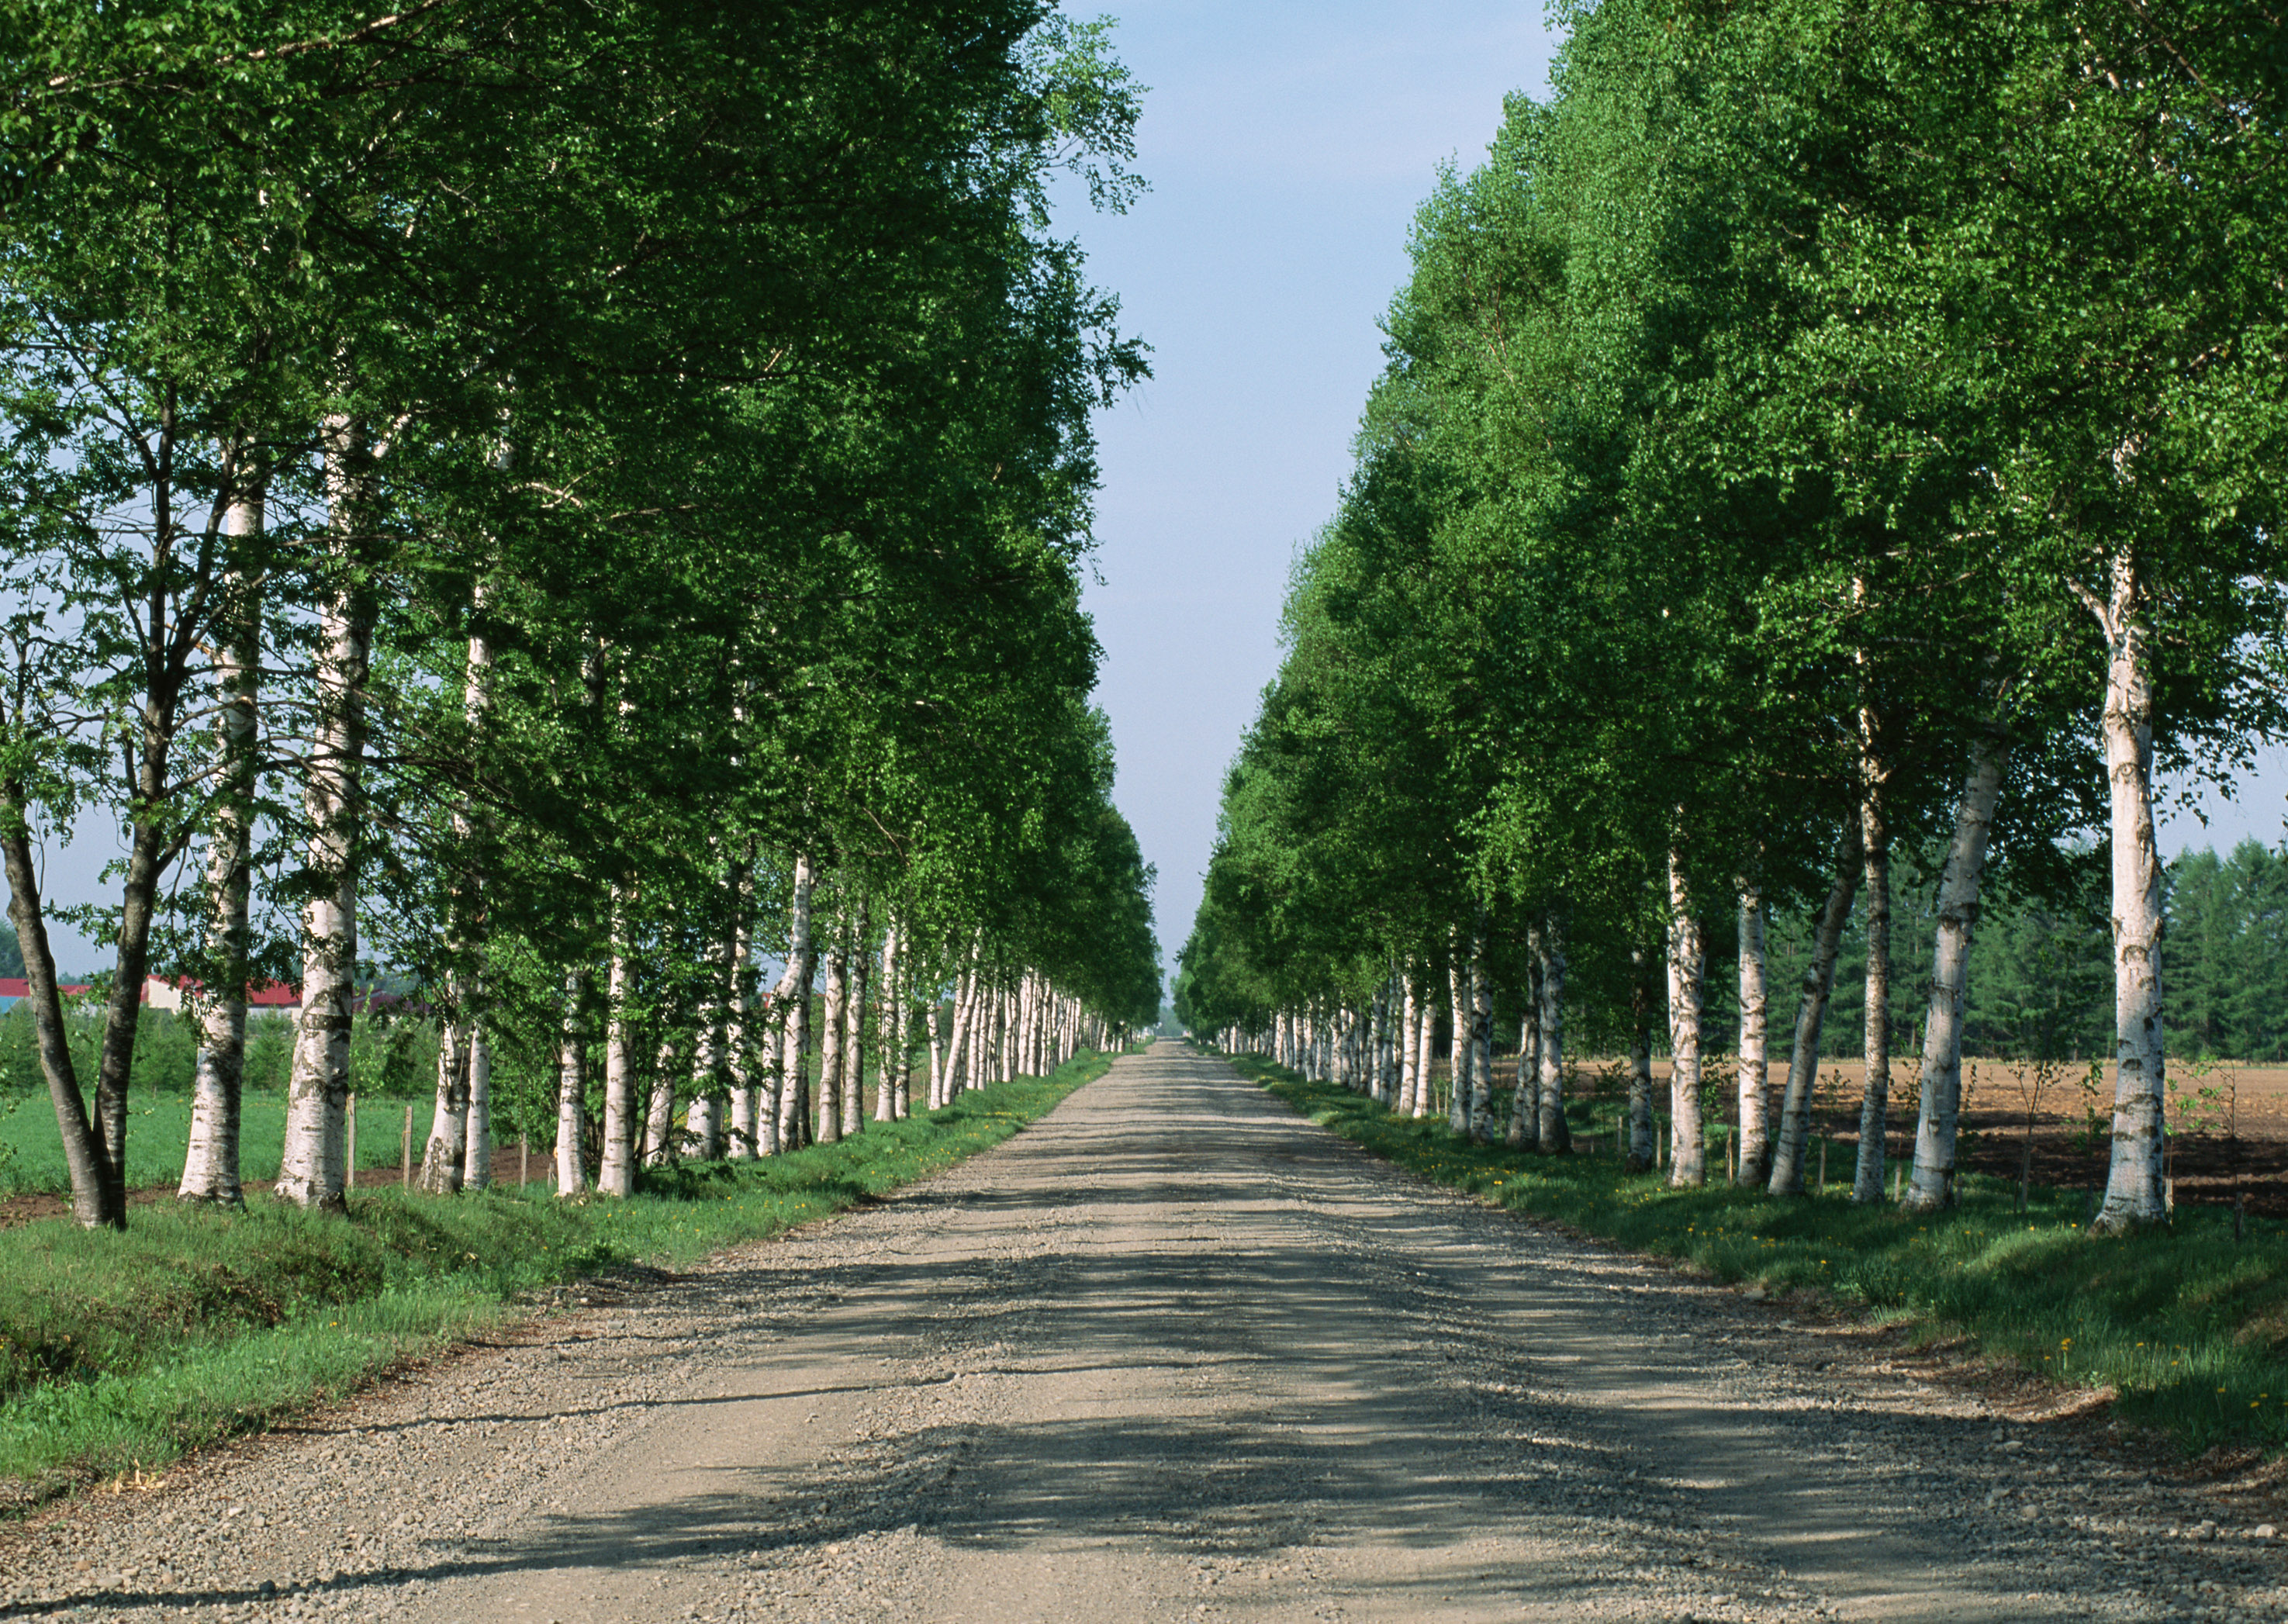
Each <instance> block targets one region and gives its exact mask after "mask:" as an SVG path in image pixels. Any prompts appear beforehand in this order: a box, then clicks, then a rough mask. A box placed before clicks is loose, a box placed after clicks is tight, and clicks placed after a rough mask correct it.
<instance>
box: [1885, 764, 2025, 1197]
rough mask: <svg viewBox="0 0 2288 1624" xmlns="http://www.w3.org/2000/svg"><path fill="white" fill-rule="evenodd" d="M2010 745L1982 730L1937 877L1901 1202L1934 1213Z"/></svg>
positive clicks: (1947, 1185) (1957, 1102) (1946, 1193)
mask: <svg viewBox="0 0 2288 1624" xmlns="http://www.w3.org/2000/svg"><path fill="white" fill-rule="evenodd" d="M2008 765H2009V747H2008V746H2007V745H2006V743H2004V742H2003V741H2000V740H1998V739H1995V738H1992V737H1990V736H1985V735H1982V736H1981V737H1980V738H1979V740H1978V741H1976V743H1975V745H1974V749H1973V753H1972V756H1971V758H1970V776H1969V779H1968V780H1967V781H1966V782H1965V783H1964V785H1963V787H1962V800H1961V803H1960V804H1959V806H1958V809H1957V811H1956V812H1955V818H1954V839H1953V840H1952V841H1951V842H1950V844H1948V846H1947V852H1946V867H1944V868H1943V869H1942V870H1941V871H1940V874H1939V882H1938V929H1937V932H1936V941H1935V943H1934V947H1933V949H1932V955H1931V996H1930V1013H1929V1015H1928V1017H1927V1019H1926V1021H1925V1023H1924V1026H1923V1068H1922V1107H1921V1110H1920V1112H1919V1114H1918V1116H1917V1120H1916V1122H1915V1163H1914V1173H1913V1176H1912V1179H1911V1183H1910V1184H1908V1186H1907V1189H1906V1192H1905V1193H1904V1194H1903V1195H1902V1196H1901V1198H1900V1200H1899V1205H1900V1206H1901V1207H1902V1208H1905V1209H1906V1210H1908V1211H1910V1212H1935V1211H1937V1210H1939V1209H1940V1208H1943V1207H1950V1206H1951V1205H1953V1203H1954V1154H1955V1136H1956V1128H1957V1122H1958V1118H1959V1116H1960V1113H1961V1109H1962V1011H1963V1005H1964V1001H1965V999H1966V997H1967V995H1968V993H1969V987H1970V978H1969V968H1970V943H1971V938H1972V936H1973V934H1974V932H1975V931H1976V930H1977V928H1978V893H1979V885H1980V882H1981V880H1982V877H1983V875H1984V874H1985V869H1986V845H1987V838H1988V836H1989V833H1990V830H1991V829H1992V828H1993V824H1994V808H1995V804H1996V803H1997V802H1998V801H1999V800H2000V798H2001V795H2002V779H2003V774H2004V773H2005V772H2006V771H2007V769H2008Z"/></svg>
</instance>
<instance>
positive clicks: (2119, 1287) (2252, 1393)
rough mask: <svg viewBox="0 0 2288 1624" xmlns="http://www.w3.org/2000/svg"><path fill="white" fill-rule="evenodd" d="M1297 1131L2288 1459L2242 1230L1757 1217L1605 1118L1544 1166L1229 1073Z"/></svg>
mask: <svg viewBox="0 0 2288 1624" xmlns="http://www.w3.org/2000/svg"><path fill="white" fill-rule="evenodd" d="M1231 1059H1232V1064H1233V1065H1234V1066H1236V1067H1237V1068H1238V1069H1239V1071H1240V1072H1241V1073H1242V1074H1243V1075H1244V1076H1246V1077H1248V1078H1250V1079H1251V1080H1252V1081H1256V1082H1258V1083H1259V1084H1260V1085H1261V1086H1263V1087H1264V1088H1265V1089H1268V1090H1269V1091H1270V1092H1272V1093H1273V1094H1275V1095H1277V1096H1278V1097H1280V1098H1281V1099H1283V1100H1284V1101H1286V1102H1287V1104H1288V1105H1291V1107H1293V1109H1294V1110H1295V1111H1297V1112H1298V1113H1300V1114H1301V1115H1304V1116H1307V1117H1308V1118H1310V1119H1311V1120H1312V1121H1315V1122H1318V1123H1320V1124H1321V1125H1322V1126H1323V1127H1325V1128H1327V1129H1331V1131H1333V1132H1335V1133H1338V1134H1340V1135H1341V1136H1342V1137H1345V1138H1347V1139H1349V1140H1351V1141H1353V1142H1354V1143H1355V1144H1358V1145H1362V1146H1363V1147H1364V1148H1366V1149H1367V1150H1369V1151H1371V1152H1372V1153H1375V1154H1376V1155H1378V1156H1380V1157H1382V1158H1384V1159H1385V1160H1386V1161H1393V1162H1395V1163H1397V1164H1398V1165H1400V1166H1402V1167H1404V1168H1410V1169H1411V1170H1412V1171H1414V1172H1416V1173H1419V1174H1421V1175H1422V1176H1425V1177H1426V1178H1430V1179H1433V1180H1434V1181H1436V1182H1437V1183H1439V1184H1445V1185H1448V1186H1450V1187H1451V1188H1453V1189H1457V1190H1464V1191H1467V1192H1471V1193H1473V1194H1474V1195H1477V1196H1479V1197H1481V1198H1482V1199H1483V1200H1489V1201H1491V1202H1495V1203H1497V1204H1498V1205H1500V1206H1504V1207H1509V1208H1515V1209H1517V1210H1518V1211H1520V1212H1526V1213H1532V1214H1534V1215H1536V1216H1541V1217H1546V1218H1553V1219H1556V1220H1559V1221H1561V1222H1562V1223H1565V1224H1569V1225H1571V1226H1573V1227H1574V1228H1576V1229H1578V1230H1580V1231H1582V1232H1585V1233H1588V1234H1593V1235H1597V1236H1601V1237H1602V1238H1604V1239H1606V1240H1613V1241H1617V1242H1618V1243H1619V1244H1621V1245H1623V1246H1625V1247H1628V1248H1632V1249H1633V1250H1636V1251H1640V1252H1645V1253H1650V1254H1654V1255H1656V1256H1663V1257H1670V1258H1674V1259H1677V1260H1679V1261H1680V1262H1683V1263H1686V1264H1690V1265H1692V1266H1693V1267H1695V1268H1696V1269H1698V1270H1699V1271H1703V1272H1704V1273H1706V1274H1708V1275H1709V1276H1711V1277H1712V1278H1714V1279H1719V1280H1723V1281H1728V1282H1739V1283H1742V1284H1753V1285H1757V1286H1760V1287H1764V1288H1765V1289H1767V1290H1768V1291H1771V1292H1773V1293H1803V1294H1807V1295H1812V1296H1814V1297H1816V1298H1818V1299H1822V1300H1824V1301H1827V1302H1830V1303H1835V1304H1837V1305H1839V1306H1842V1307H1845V1308H1848V1309H1852V1310H1855V1311H1863V1312H1864V1313H1866V1314H1867V1315H1868V1317H1869V1318H1871V1319H1873V1320H1874V1321H1876V1322H1877V1323H1880V1324H1886V1325H1893V1326H1897V1327H1902V1328H1903V1329H1905V1330H1907V1331H1908V1332H1909V1333H1910V1334H1911V1335H1913V1336H1914V1337H1915V1338H1917V1339H1918V1340H1930V1339H1935V1338H1940V1337H1951V1336H1960V1337H1966V1338H1967V1339H1969V1340H1970V1341H1971V1342H1972V1343H1974V1344H1975V1345H1976V1347H1977V1348H1978V1349H1979V1350H1980V1351H1982V1352H1983V1353H1984V1354H1986V1355H1987V1356H1988V1357H1990V1358H1992V1359H1998V1360H2002V1361H2006V1362H2010V1363H2014V1364H2015V1365H2017V1366H2019V1367H2022V1368H2023V1369H2024V1370H2026V1371H2028V1372H2030V1373H2032V1374H2036V1375H2039V1376H2043V1377H2046V1378H2048V1379H2051V1380H2054V1381H2056V1382H2062V1383H2066V1384H2070V1385H2075V1386H2081V1387H2088V1388H2099V1389H2110V1390H2112V1391H2113V1392H2114V1394H2115V1395H2116V1408H2117V1414H2119V1415H2120V1416H2121V1418H2122V1419H2123V1420H2125V1421H2127V1422H2133V1423H2136V1424H2138V1425H2142V1426H2149V1427H2157V1428H2159V1429H2162V1430H2165V1431H2167V1432H2168V1433H2170V1434H2171V1435H2172V1436H2173V1437H2174V1438H2176V1439H2177V1441H2178V1442H2179V1443H2180V1444H2181V1446H2183V1447H2184V1448H2185V1449H2186V1450H2187V1451H2188V1452H2189V1453H2192V1454H2197V1453H2199V1452H2201V1451H2203V1450H2205V1449H2208V1448H2211V1447H2213V1446H2217V1445H2220V1444H2221V1445H2256V1446H2262V1447H2265V1448H2268V1449H2277V1448H2279V1447H2280V1446H2283V1445H2284V1444H2288V1235H2284V1232H2283V1226H2281V1225H2280V1224H2276V1223H2259V1224H2253V1225H2252V1228H2251V1232H2250V1235H2249V1238H2248V1239H2247V1240H2244V1241H2243V1242H2241V1243H2239V1244H2236V1243H2235V1242H2234V1240H2233V1239H2232V1228H2231V1220H2230V1217H2229V1216H2228V1215H2227V1214H2224V1213H2221V1212H2215V1211H2210V1210H2205V1209H2180V1211H2179V1215H2178V1218H2177V1222H2176V1224H2175V1225H2174V1227H2173V1230H2172V1231H2168V1232H2157V1233H2152V1234H2145V1235H2135V1236H2128V1237H2123V1238H2118V1239H2101V1240H2093V1239H2091V1238H2090V1237H2089V1236H2087V1235H2085V1233H2084V1232H2082V1230H2081V1229H2080V1227H2079V1224H2080V1220H2081V1218H2082V1216H2083V1213H2084V1211H2085V1208H2084V1206H2083V1201H2084V1199H2085V1197H2084V1193H2083V1192H2081V1191H2078V1190H2075V1191H2069V1192H2058V1191H2050V1190H2039V1189H2038V1190H2036V1191H2035V1192H2033V1195H2032V1200H2031V1201H2030V1206H2029V1210H2027V1211H2025V1212H2023V1213H2021V1212H2019V1211H2018V1210H2017V1200H2016V1191H2015V1189H2014V1187H2011V1186H2006V1185H2004V1184H2001V1183H2000V1182H1998V1181H1995V1180H1990V1179H1983V1178H1967V1179H1965V1180H1964V1181H1963V1185H1962V1188H1961V1191H1960V1204H1959V1205H1958V1207H1957V1208H1955V1209H1954V1210H1953V1211H1951V1212H1948V1213H1944V1214H1941V1215H1938V1216H1928V1217H1924V1216H1910V1215H1907V1214H1903V1213H1900V1212H1898V1211H1896V1210H1895V1208H1891V1207H1890V1206H1888V1205H1887V1204H1879V1205H1874V1206H1868V1207H1861V1206H1857V1205H1855V1204H1854V1203H1853V1202H1852V1201H1850V1200H1848V1199H1847V1197H1846V1196H1845V1195H1843V1194H1841V1193H1837V1194H1831V1195H1827V1196H1823V1197H1806V1198H1802V1199H1799V1200H1772V1199H1771V1198H1769V1197H1768V1196H1765V1195H1763V1194H1762V1193H1760V1192H1752V1191H1746V1190H1737V1189H1734V1188H1731V1187H1729V1186H1722V1185H1712V1186H1710V1187H1709V1188H1706V1189H1704V1190H1671V1189H1669V1188H1668V1187H1667V1185H1666V1184H1665V1183H1664V1182H1663V1181H1664V1177H1665V1175H1656V1174H1629V1173H1626V1172H1625V1171H1624V1170H1623V1169H1622V1167H1621V1163H1620V1161H1619V1159H1618V1158H1617V1156H1615V1155H1614V1154H1613V1153H1611V1149H1610V1145H1611V1137H1612V1126H1613V1112H1614V1110H1615V1109H1616V1108H1617V1107H1616V1106H1614V1105H1610V1104H1607V1103H1603V1102H1586V1101H1577V1102H1575V1103H1574V1105H1572V1107H1571V1112H1572V1121H1573V1124H1574V1133H1575V1140H1576V1144H1577V1145H1579V1144H1582V1143H1584V1142H1590V1143H1596V1142H1599V1141H1601V1144H1602V1146H1603V1151H1602V1153H1598V1154H1585V1155H1573V1156H1563V1157H1543V1156H1537V1155H1535V1154H1533V1153H1530V1152H1524V1151H1513V1150H1509V1149H1507V1148H1505V1147H1504V1146H1501V1145H1469V1144H1467V1143H1466V1142H1465V1141H1463V1140H1461V1139H1458V1138H1457V1137H1455V1136H1454V1135H1453V1134H1452V1133H1451V1132H1450V1131H1449V1129H1447V1127H1446V1125H1445V1123H1444V1121H1442V1120H1441V1119H1424V1120H1420V1121H1416V1120H1414V1119H1410V1118H1402V1117H1394V1116H1393V1115H1391V1114H1390V1113H1389V1112H1388V1111H1386V1109H1384V1108H1383V1107H1382V1106H1381V1105H1377V1104H1375V1103H1374V1102H1373V1101H1371V1100H1369V1099H1365V1098H1362V1097H1360V1096H1358V1095H1355V1094H1352V1093H1349V1092H1347V1091H1346V1090H1344V1089H1339V1088H1336V1087H1333V1086H1331V1085H1326V1084H1318V1083H1309V1082H1306V1081H1303V1080H1302V1079H1301V1078H1300V1077H1299V1076H1297V1075H1296V1074H1295V1073H1292V1072H1291V1071H1288V1070H1286V1069H1285V1068H1284V1067H1283V1066H1273V1065H1271V1064H1269V1063H1268V1062H1266V1061H1263V1060H1260V1059H1256V1058H1251V1057H1232V1058H1231Z"/></svg>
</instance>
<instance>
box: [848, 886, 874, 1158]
mask: <svg viewBox="0 0 2288 1624" xmlns="http://www.w3.org/2000/svg"><path fill="white" fill-rule="evenodd" d="M869 912H870V910H869V909H868V907H867V904H866V899H865V898H863V897H861V898H859V899H858V913H857V917H856V918H855V919H854V920H853V921H852V923H851V937H850V968H849V971H848V975H849V987H848V990H847V992H846V994H845V998H846V1002H845V1005H844V1008H843V1011H842V1025H843V1031H842V1137H844V1138H846V1139H848V1138H854V1137H856V1136H857V1135H858V1134H860V1133H862V1132H863V1131H864V1130H865V1121H866V1002H867V991H868V984H869V983H870V982H871V981H872V979H873V972H872V970H871V969H870V966H871V964H872V963H873V953H872V949H871V947H870V946H869V943H870V940H871V939H872V931H871V929H870V919H869V917H868V915H869Z"/></svg>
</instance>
